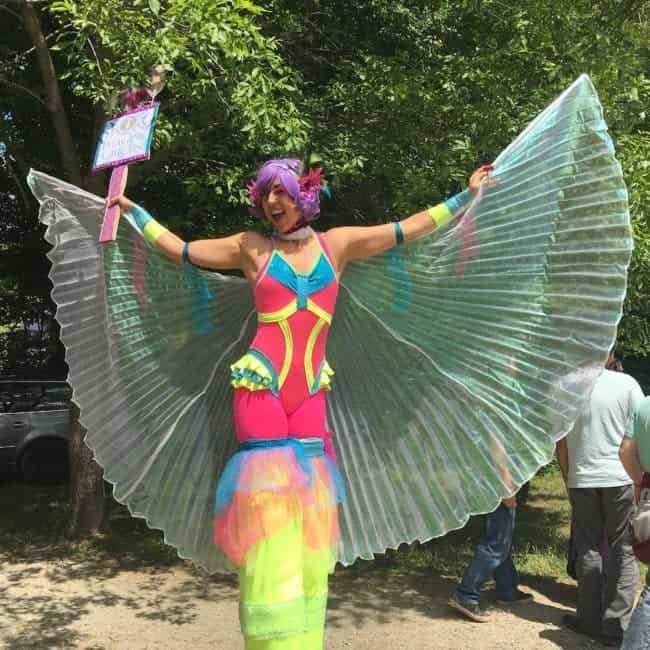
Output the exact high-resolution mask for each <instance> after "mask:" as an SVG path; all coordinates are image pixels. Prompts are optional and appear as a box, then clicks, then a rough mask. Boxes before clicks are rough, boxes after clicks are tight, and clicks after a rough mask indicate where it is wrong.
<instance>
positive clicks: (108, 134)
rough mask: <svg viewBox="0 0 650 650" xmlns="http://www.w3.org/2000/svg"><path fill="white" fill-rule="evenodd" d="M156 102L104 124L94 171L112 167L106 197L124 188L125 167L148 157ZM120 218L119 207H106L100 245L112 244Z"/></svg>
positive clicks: (120, 115) (155, 113)
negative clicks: (104, 243)
mask: <svg viewBox="0 0 650 650" xmlns="http://www.w3.org/2000/svg"><path fill="white" fill-rule="evenodd" d="M159 105H160V104H159V102H154V103H151V104H144V105H143V106H138V108H134V109H133V110H130V111H126V112H125V113H120V114H119V115H114V116H113V117H111V118H109V119H108V120H106V122H105V124H104V128H103V130H102V133H101V135H100V136H99V141H98V143H97V149H96V151H95V158H94V160H93V167H92V169H93V171H97V170H99V169H106V168H107V167H112V168H113V171H112V173H111V181H110V184H109V190H108V196H109V198H112V197H114V196H117V195H119V194H121V193H122V192H123V191H124V188H125V187H126V178H127V169H128V167H127V166H128V164H129V163H131V162H136V161H138V160H149V158H150V157H151V153H150V152H151V139H152V137H153V128H154V124H155V122H156V116H157V115H158V106H159ZM119 218H120V209H119V206H117V205H114V206H112V207H108V204H107V206H106V210H105V211H104V220H103V222H102V228H101V232H100V235H99V241H100V242H107V241H115V235H116V233H117V225H118V222H119Z"/></svg>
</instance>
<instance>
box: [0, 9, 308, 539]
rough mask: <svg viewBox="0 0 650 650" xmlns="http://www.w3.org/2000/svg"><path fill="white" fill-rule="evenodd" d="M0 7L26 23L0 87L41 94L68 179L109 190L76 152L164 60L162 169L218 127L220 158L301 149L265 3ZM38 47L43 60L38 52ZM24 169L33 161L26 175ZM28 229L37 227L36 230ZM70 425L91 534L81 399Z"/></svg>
mask: <svg viewBox="0 0 650 650" xmlns="http://www.w3.org/2000/svg"><path fill="white" fill-rule="evenodd" d="M0 9H2V10H3V11H4V12H5V13H6V14H8V15H10V16H11V17H12V19H13V20H14V22H15V25H17V26H18V27H19V28H20V29H19V30H17V32H16V34H17V36H14V37H13V38H12V39H10V46H9V47H8V48H7V49H6V50H5V51H3V55H4V57H3V61H2V63H3V65H2V77H0V83H3V84H4V85H5V86H9V87H10V88H12V89H13V90H15V91H16V92H17V93H20V94H21V96H22V98H23V100H24V98H25V96H28V97H29V98H30V99H31V100H36V102H37V104H36V106H37V108H38V110H39V111H41V113H42V111H43V110H45V111H47V115H48V117H49V121H50V123H51V124H52V126H53V129H54V132H55V138H54V141H55V142H56V144H57V145H58V157H57V158H56V159H54V158H49V159H48V160H47V162H46V164H45V165H44V167H45V169H46V170H50V169H54V170H58V169H61V170H62V172H63V176H64V178H66V180H68V181H70V182H73V183H75V184H77V185H81V186H84V187H86V188H87V189H92V190H94V191H95V192H98V193H102V191H103V185H104V179H103V177H102V175H99V176H92V175H90V174H89V171H88V166H87V165H86V164H82V163H81V161H80V157H79V152H80V151H82V152H84V155H83V159H84V160H90V151H91V149H92V146H93V145H94V141H95V139H96V136H97V129H98V126H99V125H100V124H101V120H102V118H103V117H104V116H105V114H106V113H107V111H109V110H113V109H115V108H119V102H120V91H124V90H125V88H126V86H128V85H134V86H136V85H141V84H142V83H143V81H144V80H145V77H146V74H147V72H146V71H147V69H149V68H150V67H151V66H152V65H155V64H159V63H161V62H162V64H163V65H165V66H166V67H167V68H168V69H169V70H170V71H172V72H174V75H173V76H172V78H171V81H170V84H169V95H170V100H171V101H170V102H169V107H168V110H167V112H166V113H165V114H164V117H163V119H162V120H161V123H160V124H159V126H158V129H157V143H156V144H157V145H158V146H159V148H160V150H161V156H160V159H159V162H158V164H159V165H160V168H161V169H164V170H165V172H167V170H169V169H170V168H173V166H174V165H175V164H177V163H175V162H174V155H175V153H176V151H178V150H182V148H183V139H184V136H187V134H188V133H190V132H191V133H192V142H193V144H196V143H201V141H202V138H201V135H203V136H204V137H205V136H206V134H210V133H211V132H213V133H216V134H218V135H220V136H222V138H223V140H224V143H223V144H222V145H221V147H220V150H219V151H217V152H215V153H214V154H213V155H216V156H220V155H222V156H224V158H225V160H226V161H227V160H228V153H229V150H230V147H234V146H236V147H237V148H238V149H241V150H244V151H246V150H247V149H248V150H250V149H251V148H252V147H254V145H255V142H256V141H259V140H260V139H261V136H262V132H264V133H265V135H266V139H267V143H266V146H273V145H274V146H286V147H290V148H294V147H300V146H301V145H302V142H303V141H304V136H303V134H302V131H303V130H304V126H305V123H304V121H303V120H302V118H300V116H299V115H298V112H297V109H296V107H295V106H294V104H293V103H292V94H293V93H295V92H296V88H295V87H294V86H292V85H291V84H290V83H289V82H288V77H287V74H286V71H285V69H284V68H283V65H282V61H281V59H280V58H279V57H278V56H277V54H276V52H275V45H274V43H273V41H272V39H265V38H263V37H262V36H261V35H260V33H259V30H258V28H257V27H256V25H255V24H254V22H253V17H254V16H255V15H257V14H259V13H260V11H261V10H260V8H259V7H257V6H256V5H255V4H253V3H252V2H249V1H248V0H234V1H228V0H226V1H224V2H220V3H214V2H206V1H203V0H172V1H171V2H167V3H165V7H164V8H161V6H160V4H159V3H158V2H154V1H153V0H151V1H150V2H148V3H143V2H138V1H137V0H136V1H135V2H126V1H121V0H109V1H101V2H100V1H97V0H94V1H86V0H84V2H75V1H73V0H62V1H59V2H54V3H52V4H51V5H50V6H49V7H48V8H47V9H46V10H45V12H44V13H43V14H41V15H39V13H38V12H37V11H36V9H35V8H34V7H33V6H32V5H31V4H29V3H27V2H25V1H20V2H12V3H11V6H9V5H8V4H7V3H4V4H2V5H0ZM5 29H6V30H7V31H9V30H8V28H6V27H5ZM26 40H29V41H31V44H32V48H31V49H29V48H27V47H25V41H26ZM26 52H30V54H27V53H26ZM31 52H33V53H34V55H35V59H36V60H35V61H33V60H32V59H31V58H30V57H31ZM57 66H58V67H59V70H60V71H59V73H58V74H57V72H56V68H57ZM35 71H37V72H38V75H35ZM14 98H15V95H14ZM21 103H22V104H23V105H24V102H20V101H19V102H18V103H17V104H13V105H12V104H9V105H8V106H7V107H6V109H5V113H4V114H5V115H6V119H5V122H6V124H5V129H4V132H3V138H4V141H5V143H6V144H5V147H6V152H7V153H6V154H5V156H4V162H5V164H4V167H5V170H6V171H7V172H10V174H8V175H7V176H9V175H11V177H12V178H11V179H9V184H11V183H12V182H13V184H14V185H15V188H14V189H15V190H18V193H19V194H20V196H21V198H22V200H23V206H22V207H23V209H24V212H26V213H28V214H29V212H32V210H33V209H34V206H33V205H29V204H30V202H31V199H27V198H25V197H26V196H27V195H26V192H25V188H24V186H23V185H22V181H20V180H19V179H17V177H16V174H15V173H14V169H13V162H16V161H17V159H18V158H17V157H18V156H19V155H20V150H21V147H22V146H24V145H25V144H26V141H27V137H28V128H27V126H26V124H27V123H28V122H29V121H30V120H31V121H35V122H38V124H39V126H40V127H42V126H43V125H44V120H43V115H42V114H39V115H35V113H34V110H33V108H34V107H33V106H30V107H29V108H28V109H27V110H26V111H25V114H23V113H22V112H20V113H18V111H17V110H16V109H17V106H19V105H21ZM25 108H27V107H25ZM190 109H191V110H190ZM71 123H74V124H75V126H76V129H72V128H71V126H70V124H71ZM48 139H49V138H48ZM196 149H200V147H197V148H196ZM196 149H193V150H196ZM14 151H15V155H14ZM50 153H51V152H50ZM239 159H241V157H240V158H239ZM213 162H214V163H217V166H216V170H217V173H216V174H213V176H212V185H213V187H214V189H218V188H220V187H222V186H223V185H224V184H225V185H226V186H227V185H228V183H230V180H229V178H230V177H229V174H232V173H233V172H232V169H231V167H230V166H228V165H226V163H221V164H219V161H218V160H216V159H215V160H213ZM189 163H190V165H187V164H186V165H185V169H180V170H179V174H178V175H179V177H180V178H182V177H183V174H184V175H185V178H184V180H182V181H181V182H185V183H188V184H189V185H191V183H192V182H193V180H192V175H191V171H192V169H191V164H196V160H191V159H190V161H189ZM180 166H181V165H179V167H180ZM23 167H24V166H23ZM188 167H189V169H188ZM219 170H221V173H219ZM188 172H189V174H188ZM24 174H25V169H23V170H22V176H23V178H24ZM153 178H154V179H155V174H154V175H153ZM202 180H203V181H204V182H205V180H207V179H205V178H203V179H202ZM5 181H7V179H5ZM153 185H154V187H155V186H156V183H155V180H154V182H153ZM7 193H8V194H11V192H10V191H9V192H7ZM13 203H15V200H14V201H13ZM12 209H16V206H15V205H12ZM15 223H16V221H14V224H15ZM31 224H33V221H32V222H31V223H30V225H31ZM31 229H32V230H36V229H35V228H33V226H32V228H31ZM15 233H16V234H17V235H18V236H19V235H21V234H23V230H22V229H21V228H20V227H18V228H16V229H15ZM23 244H24V242H20V245H19V243H18V241H14V242H13V246H12V243H11V242H10V241H7V242H6V244H5V250H4V251H3V252H4V254H5V260H6V264H7V265H8V266H14V268H15V265H12V264H11V261H12V260H11V255H12V254H13V253H14V252H15V251H18V250H20V249H21V248H22V246H23ZM22 250H23V251H24V248H22ZM39 252H40V251H39ZM14 262H15V260H14ZM16 280H17V277H14V287H13V293H14V294H20V292H21V285H20V283H19V282H16ZM42 286H45V283H42ZM8 293H9V294H11V293H12V291H8ZM9 302H10V301H8V300H5V302H4V307H5V310H6V311H7V313H6V318H8V319H10V321H11V319H15V317H16V315H15V314H13V316H12V314H10V313H9V311H10V310H9V309H8V307H9ZM15 311H16V310H14V312H15ZM23 320H24V319H23ZM72 422H73V425H72V430H71V441H70V451H71V461H72V462H71V469H72V474H71V478H72V506H73V508H72V511H73V516H72V522H71V528H72V530H73V532H77V533H81V534H86V533H93V532H95V531H97V530H98V529H99V527H100V526H101V522H102V519H103V514H104V498H103V482H102V475H101V470H100V468H99V467H98V466H97V465H96V464H95V463H94V462H93V460H92V454H91V452H90V450H89V449H88V448H87V447H86V446H85V445H84V444H83V442H82V439H83V436H84V431H83V429H82V427H81V426H80V424H79V412H78V409H77V407H76V406H73V409H72Z"/></svg>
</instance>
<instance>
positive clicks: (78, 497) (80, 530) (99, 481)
mask: <svg viewBox="0 0 650 650" xmlns="http://www.w3.org/2000/svg"><path fill="white" fill-rule="evenodd" d="M70 422H71V427H70V441H69V455H70V502H71V506H72V517H71V520H70V524H69V529H68V532H69V534H70V535H73V536H79V537H88V536H91V535H95V534H97V533H98V532H99V531H100V529H101V528H102V524H103V523H104V515H105V514H106V495H105V492H104V479H103V472H102V468H101V467H100V466H99V465H97V463H96V462H95V461H94V460H93V454H92V451H90V449H89V448H88V446H87V445H86V443H85V442H84V441H83V439H84V437H85V436H86V430H85V429H84V428H83V427H82V426H81V424H80V423H79V407H78V406H77V405H76V404H71V405H70Z"/></svg>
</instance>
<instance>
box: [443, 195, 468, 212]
mask: <svg viewBox="0 0 650 650" xmlns="http://www.w3.org/2000/svg"><path fill="white" fill-rule="evenodd" d="M471 200H472V193H471V192H470V190H469V189H466V190H463V191H462V192H460V193H459V194H456V195H455V196H452V197H451V198H450V199H447V200H446V201H445V206H446V207H447V210H449V212H451V214H452V215H454V216H455V215H457V214H458V213H459V212H461V211H462V210H463V209H464V208H465V206H466V205H467V204H468V203H469V202H470V201H471Z"/></svg>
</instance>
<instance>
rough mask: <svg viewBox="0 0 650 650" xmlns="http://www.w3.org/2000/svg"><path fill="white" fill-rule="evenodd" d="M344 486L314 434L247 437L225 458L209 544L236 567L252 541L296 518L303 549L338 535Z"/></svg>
mask: <svg viewBox="0 0 650 650" xmlns="http://www.w3.org/2000/svg"><path fill="white" fill-rule="evenodd" d="M344 500H345V489H344V486H343V481H342V479H341V475H340V473H339V471H338V468H337V467H336V464H335V463H334V462H333V461H332V460H331V459H330V458H329V457H328V456H326V455H325V454H324V445H323V441H322V440H321V439H320V438H307V439H303V440H298V439H296V438H285V439H282V440H249V441H247V442H245V443H243V444H242V445H241V446H240V448H239V451H238V452H237V453H236V454H235V455H234V456H233V457H232V458H231V459H230V460H229V461H228V464H227V465H226V468H225V469H224V472H223V474H222V476H221V479H220V480H219V484H218V486H217V494H216V503H215V520H214V543H215V545H216V546H218V547H219V548H221V549H222V550H223V551H224V553H225V554H226V555H227V557H228V558H229V559H230V560H231V562H233V563H234V564H236V565H241V564H242V563H243V562H244V560H245V558H246V553H247V552H248V551H249V550H250V549H251V547H253V546H254V545H255V544H256V543H257V542H259V541H260V540H262V539H264V538H268V537H270V536H271V535H273V534H275V533H277V532H278V531H279V530H281V529H283V528H285V527H286V526H289V525H295V523H296V521H298V522H301V525H302V530H303V540H304V544H305V546H306V547H307V548H310V549H313V550H319V549H324V548H326V547H328V546H332V545H336V541H337V539H338V516H337V506H338V504H339V503H341V502H342V501H344Z"/></svg>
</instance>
